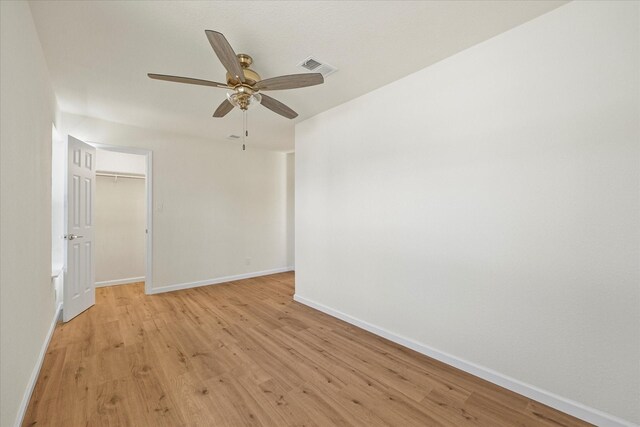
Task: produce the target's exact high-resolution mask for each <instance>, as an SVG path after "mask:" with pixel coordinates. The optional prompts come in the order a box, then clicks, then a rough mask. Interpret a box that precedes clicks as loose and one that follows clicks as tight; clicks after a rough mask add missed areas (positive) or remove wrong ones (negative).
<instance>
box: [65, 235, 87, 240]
mask: <svg viewBox="0 0 640 427" xmlns="http://www.w3.org/2000/svg"><path fill="white" fill-rule="evenodd" d="M80 237H84V236H78V235H77V234H67V235H66V236H64V238H65V239H67V240H73V239H78V238H80Z"/></svg>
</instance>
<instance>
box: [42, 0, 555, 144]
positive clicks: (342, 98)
mask: <svg viewBox="0 0 640 427" xmlns="http://www.w3.org/2000/svg"><path fill="white" fill-rule="evenodd" d="M563 3H565V2H564V1H417V2H414V1H388V2H387V1H353V2H352V1H292V2H286V1H277V2H267V1H258V2H238V1H227V2H209V1H207V2H198V1H176V2H172V1H127V2H124V1H123V2H120V1H84V2H77V1H71V2H66V1H33V2H31V3H30V5H31V10H32V12H33V16H34V20H35V23H36V27H37V30H38V33H39V36H40V40H41V42H42V47H43V49H44V52H45V56H46V59H47V63H48V65H49V71H50V74H51V78H52V81H53V85H54V90H55V92H56V94H57V96H58V101H59V104H60V107H61V108H62V109H63V110H64V111H67V112H71V113H75V114H82V115H86V116H92V117H98V118H102V119H105V120H110V121H115V122H120V123H126V124H131V125H136V126H143V127H149V128H154V129H160V130H170V131H172V132H178V133H183V134H189V135H194V136H199V137H206V138H213V139H217V140H224V138H226V137H227V136H228V135H230V134H240V133H241V125H242V118H241V114H240V112H239V111H238V110H234V111H232V112H231V113H230V114H229V115H227V116H226V117H225V118H223V119H214V118H212V117H211V115H212V114H213V111H214V110H215V108H216V107H217V105H218V104H219V103H220V102H221V101H222V100H223V99H224V97H225V91H224V90H223V89H215V88H209V87H202V86H191V85H184V84H179V83H168V82H161V81H155V80H151V79H149V78H147V76H146V73H148V72H153V73H160V74H174V75H181V76H187V77H195V78H202V79H208V80H215V81H224V74H225V70H224V68H223V67H222V65H220V63H219V62H218V59H217V58H216V56H215V54H214V53H213V50H212V49H211V46H210V45H209V42H208V41H207V38H206V36H205V34H204V30H205V29H212V30H217V31H220V32H222V33H224V34H225V36H226V37H227V39H228V40H229V42H230V43H231V45H232V46H233V48H234V49H235V51H236V53H248V54H250V55H251V56H252V57H253V59H254V65H253V67H252V68H253V69H255V70H256V71H258V72H259V73H260V74H261V75H262V77H263V78H268V77H273V76H277V75H281V74H291V73H298V72H303V71H304V70H301V69H299V68H297V67H296V65H297V64H298V63H299V62H300V61H301V60H303V59H304V58H306V57H307V56H309V55H313V56H314V57H316V58H318V59H320V60H322V61H326V62H328V63H330V64H332V65H334V66H336V67H338V68H339V71H338V72H337V73H335V74H333V75H331V76H329V77H328V78H327V79H326V82H325V84H324V85H321V86H317V87H311V88H304V89H297V90H288V91H277V92H276V91H273V92H269V94H270V95H271V96H273V97H275V98H277V99H278V100H280V101H282V102H284V103H286V104H288V105H289V106H290V107H292V108H293V109H294V110H296V111H297V112H298V113H299V114H300V115H299V117H298V118H297V119H296V120H288V119H285V118H283V117H280V116H278V115H276V114H274V113H272V112H271V111H269V110H267V109H265V108H263V107H256V108H255V109H251V110H250V111H249V128H250V130H251V138H250V142H251V144H252V145H253V146H257V147H262V148H266V149H275V150H282V151H287V150H292V149H293V139H294V135H293V134H294V124H295V122H296V121H300V120H304V119H305V118H308V117H311V116H313V115H315V114H318V113H320V112H322V111H324V110H327V109H329V108H331V107H333V106H336V105H338V104H341V103H343V102H346V101H348V100H350V99H353V98H355V97H357V96H360V95H362V94H364V93H366V92H369V91H371V90H373V89H376V88H378V87H380V86H383V85H385V84H387V83H390V82H392V81H394V80H397V79H399V78H401V77H404V76H406V75H408V74H411V73H412V72H414V71H417V70H419V69H421V68H424V67H426V66H428V65H431V64H433V63H435V62H437V61H439V60H441V59H443V58H446V57H448V56H451V55H453V54H455V53H457V52H459V51H461V50H463V49H466V48H468V47H470V46H473V45H475V44H477V43H480V42H482V41H484V40H486V39H488V38H490V37H492V36H495V35H497V34H499V33H502V32H504V31H506V30H509V29H510V28H513V27H515V26H517V25H520V24H522V23H524V22H526V21H528V20H530V19H533V18H535V17H536V16H539V15H541V14H543V13H545V12H547V11H549V10H552V9H554V8H556V7H558V6H560V5H562V4H563ZM523 49H526V46H523ZM229 143H232V142H229Z"/></svg>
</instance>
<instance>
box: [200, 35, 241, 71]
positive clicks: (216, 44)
mask: <svg viewBox="0 0 640 427" xmlns="http://www.w3.org/2000/svg"><path fill="white" fill-rule="evenodd" d="M205 33H206V34H207V38H208V39H209V43H211V47H213V51H214V52H215V53H216V55H218V59H219V60H220V62H222V65H224V68H226V69H227V71H228V72H229V73H230V74H231V75H232V76H234V77H237V78H238V79H240V81H241V82H242V83H244V73H243V72H242V67H241V66H240V61H238V57H237V56H236V53H235V52H234V51H233V48H232V47H231V45H230V44H229V42H228V41H227V39H226V38H225V37H224V36H223V35H222V33H219V32H217V31H212V30H205Z"/></svg>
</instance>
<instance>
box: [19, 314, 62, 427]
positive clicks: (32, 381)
mask: <svg viewBox="0 0 640 427" xmlns="http://www.w3.org/2000/svg"><path fill="white" fill-rule="evenodd" d="M61 313H62V303H60V304H58V306H57V307H56V312H55V313H54V315H53V320H52V321H51V326H49V331H48V332H47V335H46V336H45V338H44V342H43V343H42V348H41V349H40V354H38V359H37V360H36V366H34V367H33V371H32V372H31V377H30V378H29V382H28V383H27V389H26V390H25V391H24V395H23V396H22V402H20V407H19V408H18V416H17V417H16V422H15V426H16V427H20V426H21V425H22V422H23V421H24V415H25V413H26V412H27V407H28V406H29V401H30V400H31V395H32V394H33V389H34V388H35V386H36V382H37V381H38V375H39V374H40V369H41V368H42V362H44V355H45V354H47V348H48V347H49V341H51V337H52V336H53V331H54V330H55V329H56V324H57V323H58V320H59V319H60V314H61Z"/></svg>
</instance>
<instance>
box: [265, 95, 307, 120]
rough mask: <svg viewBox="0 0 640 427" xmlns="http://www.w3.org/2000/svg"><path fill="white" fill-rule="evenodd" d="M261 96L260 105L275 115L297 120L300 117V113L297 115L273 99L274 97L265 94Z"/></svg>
mask: <svg viewBox="0 0 640 427" xmlns="http://www.w3.org/2000/svg"><path fill="white" fill-rule="evenodd" d="M260 96H262V101H260V103H261V104H262V105H264V106H265V107H267V108H268V109H269V110H271V111H273V112H274V113H278V114H280V115H281V116H284V117H286V118H287V119H295V118H296V117H298V113H296V112H295V111H293V110H292V109H291V108H289V107H287V106H286V105H284V104H283V103H282V102H280V101H278V100H277V99H273V98H272V97H270V96H267V95H265V94H260Z"/></svg>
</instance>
